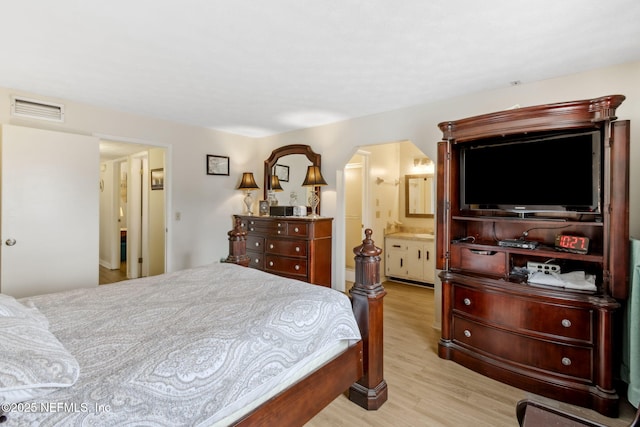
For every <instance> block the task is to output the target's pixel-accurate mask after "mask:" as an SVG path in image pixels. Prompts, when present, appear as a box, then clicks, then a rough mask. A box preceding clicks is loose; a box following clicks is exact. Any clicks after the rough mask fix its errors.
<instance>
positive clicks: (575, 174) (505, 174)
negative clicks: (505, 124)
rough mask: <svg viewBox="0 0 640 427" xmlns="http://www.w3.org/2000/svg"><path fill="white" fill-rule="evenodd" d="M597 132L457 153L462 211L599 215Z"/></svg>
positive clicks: (519, 140) (497, 141) (469, 148)
mask: <svg viewBox="0 0 640 427" xmlns="http://www.w3.org/2000/svg"><path fill="white" fill-rule="evenodd" d="M601 147H602V137H601V132H600V131H599V130H595V131H587V132H585V131H582V132H574V133H562V134H553V135H538V136H535V137H526V138H509V139H506V138H502V139H495V140H491V141H487V140H483V141H482V143H478V144H475V145H474V144H471V145H468V146H465V147H464V148H462V149H461V150H460V168H461V170H460V172H461V173H460V199H461V200H460V202H461V209H463V210H476V209H480V210H502V211H510V212H521V213H535V212H558V211H564V212H566V211H572V212H581V213H593V214H598V213H600V209H601V208H600V205H601V201H600V183H601V174H602V167H601V157H602V152H601V150H602V148H601Z"/></svg>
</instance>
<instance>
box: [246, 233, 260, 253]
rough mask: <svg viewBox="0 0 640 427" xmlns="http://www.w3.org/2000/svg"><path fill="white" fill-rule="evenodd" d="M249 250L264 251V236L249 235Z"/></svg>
mask: <svg viewBox="0 0 640 427" xmlns="http://www.w3.org/2000/svg"><path fill="white" fill-rule="evenodd" d="M247 251H261V252H262V251H264V237H262V236H257V235H255V234H249V235H247Z"/></svg>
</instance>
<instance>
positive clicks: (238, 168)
mask: <svg viewBox="0 0 640 427" xmlns="http://www.w3.org/2000/svg"><path fill="white" fill-rule="evenodd" d="M11 95H23V96H27V97H29V98H36V99H40V100H44V101H52V102H60V103H63V104H64V105H65V123H63V124H57V123H53V122H47V121H41V120H29V119H17V118H15V117H13V116H11V115H10V96H11ZM0 123H9V124H15V125H21V126H29V127H35V128H44V129H52V130H58V131H63V132H70V133H79V134H86V135H99V136H101V137H103V138H105V139H109V140H124V141H128V142H138V143H143V144H145V145H159V146H162V147H165V148H167V152H168V157H167V165H166V167H165V173H166V177H165V186H167V187H168V190H167V191H165V193H166V194H165V196H166V197H167V202H168V205H169V212H167V227H168V229H169V231H168V236H169V237H168V259H167V270H168V271H173V270H176V269H181V268H185V267H189V266H194V265H201V264H204V263H208V262H211V261H214V260H219V259H220V258H222V257H225V258H226V256H227V255H228V249H229V245H228V241H227V232H228V231H229V230H230V229H231V227H232V222H231V215H232V214H233V213H239V212H241V209H242V207H243V203H242V198H243V195H242V192H240V191H238V190H236V187H237V186H238V183H239V179H240V176H241V175H242V172H243V171H245V170H246V171H251V172H254V174H255V176H256V177H261V176H262V161H263V159H264V158H266V157H267V156H268V155H269V153H270V151H271V150H270V149H269V150H266V151H265V152H264V155H263V153H262V152H261V151H260V150H256V146H257V145H258V144H257V143H256V142H255V141H254V140H252V139H251V138H246V137H241V136H237V135H231V134H228V133H224V132H218V131H214V130H210V129H204V128H198V127H193V126H186V125H182V124H178V123H173V122H169V121H164V120H155V119H151V118H148V117H142V116H136V115H133V114H127V113H122V112H117V111H112V110H107V109H101V108H96V107H93V106H89V105H85V104H80V103H76V102H71V101H69V100H61V99H53V98H47V97H44V96H41V95H38V94H32V93H28V92H23V91H17V90H11V89H6V88H0ZM107 137H108V138H107ZM207 154H217V155H225V156H229V157H230V176H228V177H227V176H212V175H207V174H206V170H205V160H206V155H207ZM25 167H29V165H25ZM98 168H99V165H98V163H97V162H96V169H98ZM167 179H168V180H169V181H170V182H169V184H168V183H167ZM259 185H261V186H262V183H261V182H259ZM96 191H99V190H98V185H97V184H96ZM177 212H179V213H180V216H181V220H180V221H177V220H176V219H175V218H176V213H177Z"/></svg>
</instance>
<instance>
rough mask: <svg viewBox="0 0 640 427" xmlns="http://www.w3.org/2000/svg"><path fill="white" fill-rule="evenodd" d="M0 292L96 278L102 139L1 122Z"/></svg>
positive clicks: (27, 291)
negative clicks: (100, 143)
mask: <svg viewBox="0 0 640 427" xmlns="http://www.w3.org/2000/svg"><path fill="white" fill-rule="evenodd" d="M1 149H2V155H1V165H2V166H1V169H0V173H1V181H0V182H1V185H2V189H1V196H0V197H1V198H0V200H1V210H2V212H1V217H0V231H1V234H2V240H1V243H2V245H1V246H0V247H1V250H0V268H1V270H0V292H2V293H4V294H8V295H12V296H15V297H25V296H30V295H36V294H42V293H49V292H58V291H62V290H67V289H74V288H80V287H93V286H97V285H98V256H99V255H98V227H99V222H98V221H99V198H98V193H99V191H98V190H97V189H98V187H99V168H98V164H99V141H98V139H97V138H94V137H89V136H83V135H75V134H67V133H62V132H53V131H47V130H41V129H32V128H28V127H20V126H13V125H2V138H1Z"/></svg>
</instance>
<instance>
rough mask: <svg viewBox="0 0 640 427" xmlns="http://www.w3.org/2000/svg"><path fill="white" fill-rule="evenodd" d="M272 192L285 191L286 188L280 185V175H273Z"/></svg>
mask: <svg viewBox="0 0 640 427" xmlns="http://www.w3.org/2000/svg"><path fill="white" fill-rule="evenodd" d="M271 190H273V191H284V188H282V186H281V185H280V178H278V175H271Z"/></svg>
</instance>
